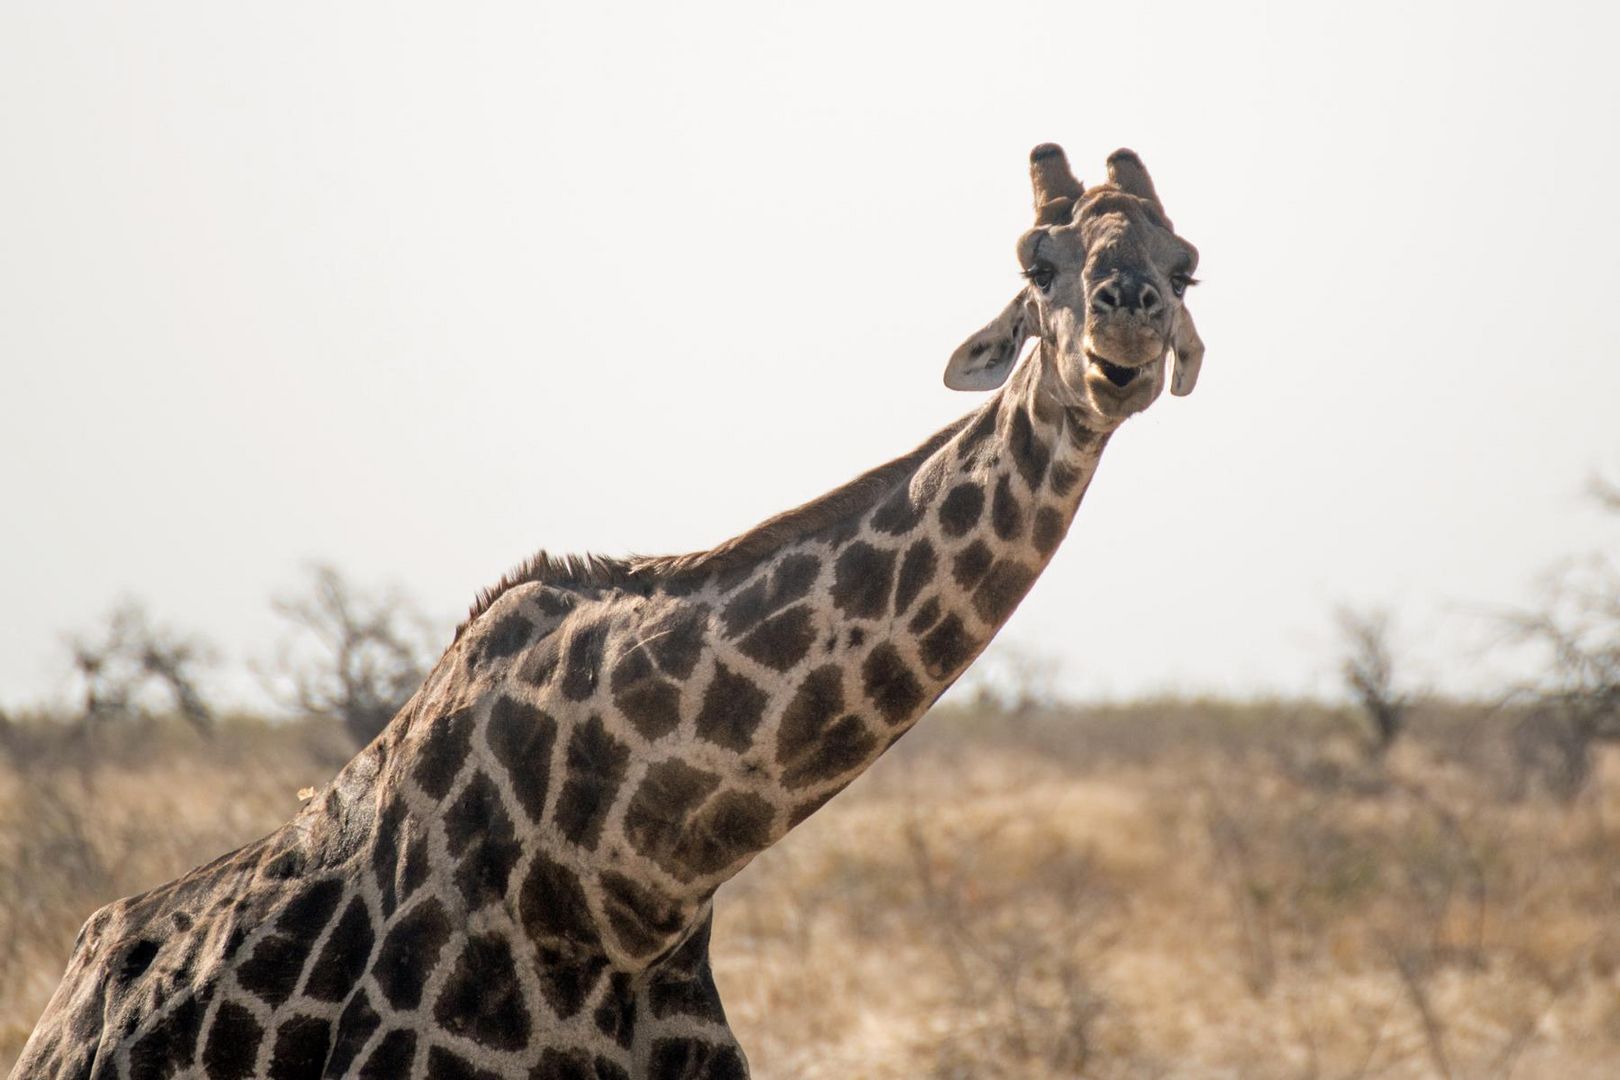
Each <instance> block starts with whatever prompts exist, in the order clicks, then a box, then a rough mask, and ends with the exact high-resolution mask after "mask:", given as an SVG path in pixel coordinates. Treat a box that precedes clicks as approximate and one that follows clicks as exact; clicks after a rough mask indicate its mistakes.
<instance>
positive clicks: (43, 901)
mask: <svg viewBox="0 0 1620 1080" xmlns="http://www.w3.org/2000/svg"><path fill="white" fill-rule="evenodd" d="M1356 722H1357V721H1356V718H1355V717H1353V716H1352V715H1350V714H1348V713H1345V712H1340V711H1337V710H1333V709H1330V708H1326V707H1323V706H1315V705H1307V704H1289V703H1247V704H1231V703H1220V702H1150V703H1139V704H1134V705H1129V706H1117V707H1109V708H1063V709H1059V708H1044V709H1022V710H1016V709H1015V710H1009V709H1003V708H996V707H994V706H981V707H969V706H959V707H955V708H946V709H942V710H941V711H940V712H939V713H937V714H936V715H934V716H933V717H931V718H929V719H928V720H926V721H925V722H924V723H923V725H922V726H921V727H920V728H919V729H918V730H917V731H915V732H913V733H912V734H911V735H909V736H907V738H906V739H904V740H903V741H902V742H901V743H900V744H899V745H898V746H896V747H895V749H894V750H893V751H891V753H890V754H889V755H888V757H886V758H885V759H884V760H883V761H882V762H880V763H879V764H878V766H877V767H876V768H875V769H873V770H872V772H871V773H869V774H868V775H867V776H866V777H865V778H863V779H862V780H861V781H859V782H858V783H857V784H855V785H854V786H853V787H852V788H850V790H848V791H847V792H845V793H844V794H843V795H841V796H840V797H839V798H837V799H836V800H834V801H833V802H832V803H831V804H830V805H829V806H828V807H827V808H825V809H824V810H822V811H821V812H820V813H819V814H817V815H816V816H815V817H814V818H812V819H811V820H810V821H809V822H807V823H806V824H805V825H804V826H802V827H801V828H800V829H799V830H798V831H797V832H796V833H794V834H793V835H792V836H791V837H789V839H788V840H787V841H786V842H784V843H783V844H781V845H779V846H778V847H777V848H775V849H773V850H771V851H769V852H766V853H765V854H764V855H763V856H761V857H760V858H759V859H758V860H757V861H756V862H755V863H754V865H753V866H751V867H750V868H749V869H748V870H746V871H745V872H744V873H743V874H742V875H741V876H740V877H739V878H738V879H737V880H736V881H734V882H733V883H731V884H730V885H728V886H727V887H726V888H725V889H724V890H723V891H722V892H721V894H720V900H719V903H718V917H717V926H716V931H715V964H716V969H717V970H716V976H717V979H718V981H719V983H720V988H721V993H722V995H723V997H724V999H725V1001H726V1004H727V1009H728V1012H729V1014H730V1016H731V1019H732V1023H733V1026H734V1027H735V1028H736V1029H737V1031H738V1033H739V1035H740V1037H741V1039H742V1042H743V1045H744V1046H745V1047H746V1048H747V1050H748V1053H749V1057H750V1060H751V1062H752V1064H753V1067H754V1071H755V1075H756V1076H758V1077H760V1078H762V1080H775V1078H799V1077H802V1078H806V1080H808V1078H830V1077H856V1078H863V1077H870V1078H874V1080H876V1078H891V1077H892V1078H900V1077H907V1078H910V1077H937V1078H969V1077H1098V1078H1104V1077H1233V1078H1238V1077H1243V1078H1248V1077H1256V1078H1268V1077H1279V1078H1280V1077H1289V1078H1302V1080H1303V1078H1345V1080H1348V1078H1353V1077H1429V1076H1449V1077H1506V1076H1516V1077H1557V1078H1581V1077H1600V1076H1602V1077H1610V1076H1616V1075H1620V919H1617V918H1616V913H1617V911H1620V761H1615V760H1611V759H1606V758H1602V757H1600V758H1599V760H1598V762H1597V766H1596V772H1595V775H1594V776H1593V777H1592V778H1591V780H1590V781H1588V782H1587V783H1585V785H1584V787H1582V788H1581V790H1580V791H1579V792H1578V793H1576V794H1574V795H1570V790H1569V787H1570V786H1569V785H1568V783H1566V782H1564V781H1565V780H1567V777H1565V778H1563V779H1561V778H1560V773H1559V769H1560V767H1561V766H1560V760H1561V759H1560V758H1559V755H1558V753H1557V749H1558V748H1557V747H1556V746H1555V745H1553V744H1544V743H1538V742H1537V741H1536V739H1535V738H1530V739H1528V740H1527V738H1526V735H1525V729H1524V728H1523V725H1522V724H1521V723H1520V721H1519V720H1518V719H1516V718H1515V716H1514V715H1513V714H1511V713H1509V712H1507V711H1503V710H1490V709H1485V708H1481V707H1473V706H1466V707H1465V706H1458V705H1440V704H1430V705H1427V706H1424V707H1422V708H1420V709H1418V710H1417V711H1416V713H1415V714H1414V715H1413V716H1412V717H1411V720H1410V723H1409V725H1408V727H1407V729H1406V732H1405V733H1404V734H1403V735H1402V737H1401V738H1400V740H1399V741H1397V742H1396V744H1395V746H1394V747H1393V749H1392V750H1391V751H1390V752H1389V754H1388V756H1387V758H1385V759H1384V760H1381V761H1380V760H1378V759H1377V757H1376V756H1375V755H1373V754H1371V753H1369V752H1368V751H1367V750H1366V749H1365V740H1363V739H1362V738H1361V737H1360V736H1359V734H1358V733H1357V730H1356V727H1355V724H1356ZM67 730H68V729H65V728H62V727H60V726H50V725H44V726H41V725H39V724H38V723H36V724H24V725H20V726H15V727H13V728H12V729H11V730H10V731H9V734H8V736H7V739H6V740H5V745H6V748H7V750H6V753H5V754H0V1071H3V1070H9V1068H10V1065H11V1063H12V1061H13V1060H14V1059H15V1057H16V1055H17V1053H18V1051H19V1050H20V1048H21V1046H22V1044H23V1041H24V1040H25V1039H26V1038H27V1035H28V1032H29V1030H30V1028H31V1026H32V1024H33V1022H34V1020H35V1018H36V1017H37V1016H38V1014H39V1012H40V1010H41V1009H42V1008H43V1006H44V1004H45V1001H46V999H47V998H48V997H49V995H50V993H51V991H52V989H53V988H54V986H55V983H56V981H57V979H58V977H59V976H60V973H61V970H62V967H63V964H64V962H65V960H66V957H67V953H68V951H69V949H70V947H71V944H72V941H73V937H74V934H75V933H76V932H77V929H78V927H79V925H80V923H81V922H82V921H83V919H84V918H85V916H86V915H88V914H89V912H90V911H92V910H93V909H94V908H96V907H97V906H99V905H100V904H102V903H104V902H105V901H107V900H110V899H112V898H114V897H117V896H121V895H125V894H128V893H131V892H135V891H138V890H140V889H143V888H146V887H148V886H151V885H153V884H156V883H158V882H160V881H163V880H165V879H167V878H170V877H172V876H174V875H175V874H177V873H179V872H181V871H183V870H185V869H187V868H189V867H191V866H192V865H194V864H196V863H199V862H201V861H203V860H205V859H208V858H211V857H213V856H215V855H217V854H219V853H221V852H223V851H225V850H227V849H229V848H232V847H235V846H237V845H240V844H241V843H243V842H245V841H247V840H249V839H251V838H254V837H256V836H259V835H261V834H263V833H264V832H266V831H268V830H269V829H271V828H273V827H274V826H276V825H277V824H279V823H280V822H282V821H284V820H285V819H286V818H287V817H288V816H290V815H291V814H292V813H293V812H294V811H295V809H296V807H297V802H296V793H297V792H298V790H299V789H300V788H302V787H305V786H313V785H319V784H321V783H322V782H324V780H325V779H326V778H328V777H329V776H330V775H331V773H332V772H333V771H334V770H335V769H336V767H337V766H338V765H339V764H340V763H341V762H342V760H343V759H344V758H345V757H346V756H347V754H348V744H346V743H345V742H344V741H343V737H342V735H341V733H340V731H339V730H338V729H337V728H336V727H335V726H333V725H331V724H325V725H318V724H314V723H307V724H278V725H270V724H265V723H263V722H260V721H256V720H251V719H242V718H239V719H234V720H232V719H227V720H225V721H223V722H221V723H220V724H219V725H218V726H217V727H216V729H215V730H214V732H213V734H211V735H202V734H199V733H197V732H195V731H192V730H191V729H188V728H186V727H184V726H182V725H178V724H175V725H169V724H164V723H161V722H156V723H148V724H146V725H145V726H141V725H131V726H126V727H123V728H116V729H115V728H112V727H107V728H104V729H103V730H100V731H95V732H92V733H91V735H89V736H83V735H80V736H75V737H68V736H67V735H65V734H64V732H65V731H67ZM1605 753H1609V754H1612V753H1613V751H1612V750H1609V751H1605Z"/></svg>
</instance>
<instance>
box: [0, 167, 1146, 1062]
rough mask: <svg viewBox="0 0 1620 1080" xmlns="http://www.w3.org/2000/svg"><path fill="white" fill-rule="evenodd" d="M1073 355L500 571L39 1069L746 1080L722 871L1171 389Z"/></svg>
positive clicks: (154, 899) (183, 882) (94, 930)
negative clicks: (691, 533)
mask: <svg viewBox="0 0 1620 1080" xmlns="http://www.w3.org/2000/svg"><path fill="white" fill-rule="evenodd" d="M1039 190H1040V189H1039V179H1038V178H1037V191H1038V192H1039ZM1009 310H1012V309H1009ZM1027 310H1028V304H1027V303H1026V305H1025V307H1024V308H1022V309H1020V311H1027ZM1017 317H1019V318H1022V317H1024V316H1022V315H1018V316H1017ZM1010 333H1011V336H1012V337H1013V338H1016V339H1017V341H1016V342H1015V346H1016V344H1019V343H1021V341H1022V339H1021V338H1018V337H1017V331H1016V328H1014V329H1013V330H1012V331H1010ZM1008 334H1009V331H1008V329H1007V327H1006V326H1004V325H1002V324H1001V323H992V324H991V326H990V327H987V328H986V330H985V331H981V333H980V335H976V338H978V339H979V340H980V341H983V342H989V344H986V345H985V346H984V347H983V348H980V349H978V350H977V351H973V350H971V349H970V348H969V346H964V350H968V352H969V353H971V356H972V358H973V359H974V362H975V363H979V362H981V361H982V359H983V356H984V354H985V353H986V352H989V351H992V350H993V349H995V348H1000V347H1002V346H1001V345H1000V344H998V343H1000V342H1001V341H1002V339H1003V338H1005V337H1007V336H1008ZM986 335H989V336H988V337H986ZM970 344H972V339H970ZM1014 351H1015V352H1016V347H1015V348H1014ZM1163 351H1164V350H1163V348H1162V347H1161V349H1160V354H1159V356H1158V357H1157V359H1162V358H1163ZM1060 359H1061V358H1060V356H1059V353H1058V349H1057V346H1056V345H1055V344H1053V343H1052V342H1051V341H1050V340H1049V339H1048V338H1047V337H1046V336H1044V335H1043V340H1042V344H1041V346H1040V347H1039V348H1037V349H1036V350H1035V352H1034V353H1033V354H1032V355H1031V356H1030V358H1029V359H1028V360H1027V361H1026V362H1025V363H1024V364H1022V365H1021V366H1019V367H1018V369H1017V371H1016V372H1014V373H1013V375H1012V378H1011V379H1010V381H1008V382H1007V383H1006V385H1005V386H1004V387H1003V388H1002V389H1001V390H1000V391H999V392H998V393H997V394H996V395H995V396H994V397H992V398H991V399H990V400H989V401H988V402H987V403H986V404H985V405H984V406H983V407H982V408H980V409H978V410H977V411H976V412H974V413H973V414H970V415H969V416H968V417H965V418H964V419H962V420H960V421H958V422H956V423H954V424H952V425H950V426H949V427H947V428H946V429H944V430H943V431H941V432H939V433H938V434H936V435H935V436H934V437H933V438H932V439H930V440H928V441H927V442H926V443H924V444H923V445H922V446H921V447H919V448H918V449H917V450H915V451H914V452H912V453H911V454H908V455H906V456H904V457H902V458H899V459H897V460H895V461H893V462H891V463H889V464H888V465H885V466H882V467H880V468H878V469H876V470H873V471H872V472H871V473H868V474H866V475H865V476H863V477H861V478H859V479H857V480H855V481H853V482H852V483H851V484H849V485H846V486H845V487H843V488H840V489H838V490H836V491H834V492H832V493H831V494H829V495H827V496H824V497H822V498H821V499H818V500H816V501H814V502H812V503H809V504H807V505H806V506H804V507H801V508H799V509H798V510H795V511H791V512H789V513H787V514H784V515H781V516H780V517H778V518H774V519H772V520H771V521H768V522H766V523H765V524H763V525H762V526H760V527H758V528H756V529H754V530H751V531H750V532H749V533H745V534H743V535H742V536H740V537H738V538H736V539H734V540H732V541H729V542H728V543H726V544H723V545H721V546H720V547H718V548H715V549H713V550H711V551H708V552H703V553H699V554H696V555H690V556H681V557H674V558H662V559H633V560H624V561H619V560H595V559H586V560H577V559H571V560H562V561H557V560H552V559H548V558H546V557H545V556H543V555H542V556H539V557H537V558H536V559H535V560H533V561H531V563H530V564H529V565H527V566H526V567H524V568H523V569H522V570H521V571H519V572H518V573H517V574H516V575H514V576H513V577H512V578H509V579H506V580H503V582H502V583H501V584H500V586H498V587H497V588H496V589H495V590H492V592H491V593H489V594H486V595H485V597H483V598H482V599H481V601H480V603H479V604H478V606H477V607H476V609H475V611H474V613H473V615H472V617H471V618H470V619H469V621H468V622H467V623H466V624H464V625H463V627H462V629H461V631H460V632H458V635H457V638H456V640H455V642H454V643H453V644H452V645H451V647H450V648H449V649H448V650H447V651H446V652H445V654H444V656H443V657H442V658H441V659H440V661H439V662H438V664H437V665H436V667H435V668H434V670H433V672H432V673H431V674H430V675H429V677H428V679H427V680H426V682H425V683H424V685H423V686H422V688H421V689H420V690H419V691H418V692H417V694H416V696H415V697H413V698H412V700H411V701H410V702H409V703H408V704H407V705H406V706H405V707H404V709H402V710H401V712H400V714H399V715H398V716H397V717H396V718H395V719H394V720H393V722H392V723H391V724H390V725H389V726H388V728H387V729H385V731H384V732H383V733H382V734H381V735H380V736H379V737H378V738H377V739H376V740H375V741H374V742H373V743H372V744H371V745H370V746H368V747H367V748H366V749H365V750H363V751H362V752H361V753H360V754H359V755H358V756H357V757H356V758H355V759H354V760H353V761H351V762H350V763H349V764H348V765H347V766H346V767H345V768H344V769H343V770H342V771H341V772H340V773H339V774H338V776H337V777H336V778H335V779H334V780H333V782H332V783H331V784H330V785H328V786H327V788H326V789H324V790H323V791H322V792H320V793H319V794H318V795H317V796H316V797H315V798H313V799H312V800H310V802H309V803H308V804H307V805H306V806H305V808H304V809H303V810H302V811H301V812H300V813H299V814H298V815H297V816H296V817H295V818H294V819H293V820H292V821H290V822H289V823H288V824H287V825H285V826H283V827H282V828H281V829H279V830H277V831H276V832H274V833H272V834H271V835H270V836H268V837H266V838H264V839H262V840H260V841H258V842H256V843H254V844H250V845H248V846H247V847H244V848H242V849H241V850H239V851H237V852H235V853H233V854H231V855H227V856H225V857H223V858H221V859H219V860H216V861H215V862H213V863H210V864H208V865H206V866H203V867H200V868H198V869H197V870H194V871H192V872H191V873H190V874H187V875H185V876H184V877H182V878H180V879H178V880H176V881H174V882H172V883H170V884H167V885H164V886H161V887H159V888H158V889H155V890H153V891H151V892H148V893H145V894H142V895H140V896H136V897H132V898H129V899H126V900H121V901H118V902H116V903H114V904H111V905H109V906H108V907H106V908H103V909H102V910H101V911H99V912H97V913H96V914H95V915H94V916H92V917H91V919H90V920H89V922H88V923H87V924H86V925H85V928H84V930H83V931H82V933H81V935H80V939H79V942H78V943H77V945H76V947H75V950H74V954H73V957H72V959H71V960H70V963H69V966H68V971H67V974H66V976H65V977H64V980H63V983H62V985H61V987H60V988H59V990H58V992H57V995H56V997H55V998H53V999H52V1001H51V1003H50V1005H49V1006H48V1007H47V1009H46V1013H45V1015H44V1017H43V1018H42V1019H41V1021H40V1023H39V1025H38V1027H37V1028H36V1030H35V1032H34V1035H33V1037H32V1038H31V1040H30V1042H29V1044H28V1046H27V1048H26V1049H25V1051H24V1054H23V1058H22V1060H21V1061H20V1062H19V1064H18V1066H17V1070H16V1071H15V1072H14V1073H13V1076H14V1077H19V1078H22V1077H26V1078H30V1080H32V1078H36V1077H60V1078H67V1077H75V1078H80V1077H82V1078H87V1080H99V1078H102V1077H107V1078H113V1077H119V1078H127V1080H145V1078H167V1077H182V1076H184V1077H206V1078H209V1080H226V1078H257V1077H273V1078H286V1080H293V1078H305V1077H322V1076H331V1077H338V1076H356V1077H415V1078H424V1077H433V1078H441V1077H442V1078H447V1080H459V1078H469V1080H488V1078H524V1080H546V1078H556V1080H563V1078H567V1080H578V1078H587V1080H629V1078H646V1077H656V1078H686V1080H698V1078H716V1080H725V1078H742V1077H746V1075H747V1065H746V1062H745V1059H744V1056H743V1053H742V1050H741V1048H740V1047H739V1046H738V1045H737V1042H736V1040H735V1038H734V1037H733V1036H732V1033H731V1031H730V1029H729V1028H728V1027H727V1025H726V1022H725V1015H724V1011H723V1009H722V1007H721V1004H720V1000H719V996H718V994H717V992H716V990H715V986H714V982H713V979H712V977H711V974H710V970H709V959H708V944H709V927H710V923H711V917H712V916H711V912H712V902H713V897H714V893H715V890H716V889H718V887H719V886H720V885H721V884H722V883H723V882H725V881H726V880H727V879H728V878H730V877H731V876H732V875H734V874H736V873H737V872H738V871H739V870H741V869H742V867H744V866H745V865H747V863H748V862H749V861H750V860H751V859H752V858H753V857H754V856H755V855H756V854H758V853H759V852H760V851H762V850H764V849H765V848H766V847H769V846H770V845H771V844H773V843H775V842H776V841H777V840H779V839H780V838H781V837H782V836H783V835H785V834H786V833H787V832H788V831H789V830H790V829H791V828H793V827H794V826H795V825H797V824H798V823H799V822H801V821H803V820H804V819H805V818H806V817H807V816H809V815H810V814H811V813H813V812H814V811H815V810H816V809H817V808H819V807H820V806H821V805H822V804H824V803H825V802H826V801H827V799H829V798H831V797H832V796H833V795H834V794H836V793H837V792H838V791H840V790H842V789H843V787H844V786H846V785H847V784H848V783H849V782H850V781H851V780H853V779H854V778H855V777H856V776H858V775H859V774H860V773H861V772H862V771H863V770H864V769H866V768H867V767H868V766H870V765H871V763H872V762H873V761H875V760H876V759H877V757H878V756H879V755H881V754H882V753H883V751H884V750H886V749H887V748H888V747H889V746H890V745H891V744H892V743H893V742H894V741H895V740H896V739H898V738H899V737H900V736H901V735H902V734H904V733H905V731H906V730H908V729H909V728H910V726H911V725H912V724H913V723H915V722H916V721H917V719H918V718H920V717H921V716H922V715H923V713H924V712H925V711H926V710H927V708H928V707H929V706H930V705H931V704H932V703H933V702H934V700H935V699H936V698H937V697H938V696H939V694H940V693H942V692H943V691H944V690H945V689H946V688H947V687H948V686H949V685H950V684H951V682H952V681H953V680H954V679H955V678H956V677H957V676H958V675H959V674H960V673H961V672H962V670H963V669H964V668H965V667H966V666H967V665H968V664H969V663H970V662H971V661H972V660H973V658H974V657H975V656H977V655H978V653H979V651H980V650H981V649H982V648H983V647H984V645H985V644H986V643H987V642H988V641H989V639H990V637H991V636H992V635H993V634H994V633H995V631H996V630H997V629H998V628H999V627H1000V626H1001V625H1002V623H1004V622H1005V621H1006V619H1007V618H1008V617H1009V616H1010V615H1011V613H1012V611H1013V609H1014V607H1015V606H1016V605H1017V604H1018V602H1019V600H1020V599H1022V597H1023V596H1024V594H1025V592H1026V591H1027V590H1028V589H1029V587H1030V585H1031V584H1032V583H1033V582H1034V580H1035V578H1036V576H1037V575H1038V574H1039V573H1040V571H1041V569H1042V568H1043V567H1044V566H1045V564H1046V563H1047V561H1048V560H1049V559H1050V558H1051V556H1052V554H1053V552H1054V551H1055V550H1056V548H1057V546H1058V544H1059V542H1060V541H1061V540H1062V538H1063V536H1064V535H1065V534H1066V532H1067V530H1068V528H1069V524H1070V522H1071V520H1072V518H1073V516H1074V513H1075V511H1076V509H1077V508H1078V505H1079V502H1080V499H1081V496H1082V495H1083V493H1084V491H1085V489H1086V486H1087V485H1088V484H1089V482H1090V479H1091V476H1092V474H1093V472H1094V470H1095V468H1096V465H1097V462H1098V459H1099V457H1100V455H1101V453H1102V450H1103V448H1104V446H1105V445H1106V443H1107V441H1108V437H1109V433H1110V432H1111V431H1112V430H1113V428H1114V427H1115V426H1117V424H1118V423H1119V422H1120V421H1121V420H1122V419H1123V418H1124V416H1125V415H1128V414H1129V413H1130V412H1133V411H1136V410H1137V409H1139V408H1141V407H1143V406H1144V405H1145V402H1138V401H1137V398H1139V397H1140V396H1141V393H1140V386H1139V385H1138V386H1135V387H1133V388H1128V389H1126V390H1124V392H1123V393H1120V394H1117V395H1114V396H1113V397H1109V398H1106V401H1113V402H1115V404H1116V405H1117V406H1118V407H1116V408H1115V409H1112V410H1110V409H1108V408H1106V407H1099V406H1098V404H1097V401H1096V400H1094V399H1093V398H1092V397H1088V396H1085V395H1079V396H1077V395H1076V393H1075V391H1074V389H1073V386H1072V380H1070V379H1069V378H1068V377H1067V376H1066V374H1065V371H1064V368H1063V364H1062V363H1061V362H1060ZM955 363H956V361H955V360H953V364H955ZM1007 370H1011V364H1010V362H1009V363H1008V364H1007ZM1001 378H1003V379H1005V378H1006V371H1003V372H1002V375H1001ZM1159 378H1161V379H1162V376H1159ZM1157 385H1158V384H1155V389H1154V390H1153V394H1152V395H1150V396H1149V397H1148V400H1151V396H1156V394H1157V392H1158V390H1157ZM1102 393H1103V394H1105V395H1107V394H1110V393H1112V392H1111V391H1107V390H1104V391H1102ZM1119 403H1128V404H1124V405H1121V404H1119Z"/></svg>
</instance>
